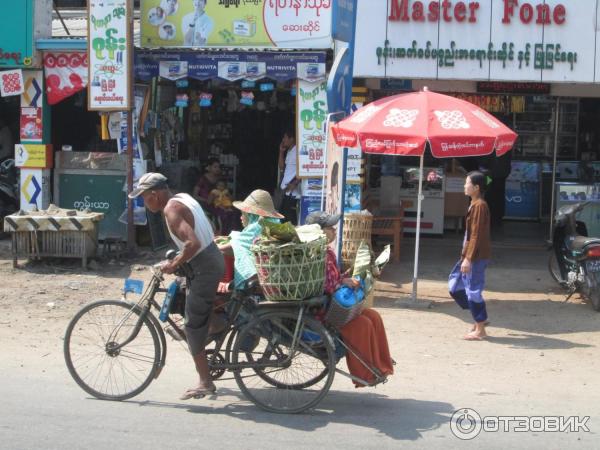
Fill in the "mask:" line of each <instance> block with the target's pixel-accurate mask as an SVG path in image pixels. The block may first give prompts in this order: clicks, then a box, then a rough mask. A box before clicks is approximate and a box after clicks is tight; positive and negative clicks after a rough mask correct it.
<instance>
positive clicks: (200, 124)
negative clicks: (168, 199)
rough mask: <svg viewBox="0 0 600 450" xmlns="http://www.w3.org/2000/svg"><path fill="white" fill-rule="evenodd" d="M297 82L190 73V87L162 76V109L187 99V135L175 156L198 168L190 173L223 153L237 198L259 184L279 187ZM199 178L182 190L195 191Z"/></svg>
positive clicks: (183, 119) (197, 173) (227, 177)
mask: <svg viewBox="0 0 600 450" xmlns="http://www.w3.org/2000/svg"><path fill="white" fill-rule="evenodd" d="M294 87H295V81H290V82H285V83H281V82H280V83H277V82H272V81H269V80H261V81H260V82H256V84H255V85H254V86H252V85H248V84H246V82H242V81H239V82H228V81H224V80H219V79H217V80H206V81H200V80H194V79H190V80H189V81H188V85H187V86H186V87H177V85H176V84H175V83H174V82H171V81H167V80H161V81H160V82H159V84H158V93H157V96H156V100H157V101H158V103H159V104H158V105H157V110H158V111H161V110H162V111H164V110H165V109H169V108H173V105H175V104H176V103H179V102H180V101H181V100H182V99H187V106H186V107H184V108H181V113H180V114H179V118H180V123H181V126H182V127H183V133H182V134H183V135H182V139H183V141H182V142H181V143H180V145H179V149H178V153H177V155H174V154H173V155H170V157H171V158H172V159H173V161H171V162H176V161H179V162H183V161H188V162H189V163H191V168H192V169H193V170H192V171H191V172H190V171H189V170H188V171H187V173H188V176H191V177H193V176H196V177H200V175H201V173H202V172H201V171H202V170H203V168H204V166H205V164H206V162H207V161H208V160H209V159H211V158H216V159H218V160H219V161H220V162H221V166H222V171H223V178H224V180H225V181H226V182H227V184H228V187H229V189H230V191H231V192H232V193H233V194H234V196H235V197H236V198H237V199H242V198H244V197H245V196H246V195H247V194H249V193H250V192H251V191H253V190H254V189H264V190H266V191H269V192H273V190H274V189H275V187H276V184H277V161H278V149H279V144H280V142H281V138H282V135H283V132H284V130H285V129H286V128H289V127H292V126H293V125H294V123H295V122H294V121H295V109H296V98H295V95H294ZM168 157H169V156H167V158H168ZM190 173H191V174H192V175H190ZM190 181H191V182H190ZM193 184H194V183H193V180H188V181H187V182H185V183H184V186H182V188H183V189H182V190H185V191H189V190H190V189H191V188H192V187H193Z"/></svg>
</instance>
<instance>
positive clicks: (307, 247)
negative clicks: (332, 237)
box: [251, 237, 327, 301]
mask: <svg viewBox="0 0 600 450" xmlns="http://www.w3.org/2000/svg"><path fill="white" fill-rule="evenodd" d="M251 251H252V253H253V254H254V261H255V264H256V269H257V272H258V281H259V282H260V285H261V287H262V290H263V293H264V295H265V299H267V300H271V301H285V300H303V299H305V298H309V297H315V296H318V295H321V294H322V293H323V287H324V284H325V258H326V254H327V240H326V238H324V237H323V238H321V239H318V240H316V241H313V242H308V243H301V244H295V243H289V244H283V245H281V243H275V242H272V241H268V242H264V241H263V242H261V243H259V244H256V245H253V246H252V247H251Z"/></svg>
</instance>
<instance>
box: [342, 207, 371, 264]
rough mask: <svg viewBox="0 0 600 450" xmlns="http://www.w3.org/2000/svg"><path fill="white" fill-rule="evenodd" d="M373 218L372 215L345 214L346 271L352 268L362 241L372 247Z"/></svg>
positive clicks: (343, 261)
mask: <svg viewBox="0 0 600 450" xmlns="http://www.w3.org/2000/svg"><path fill="white" fill-rule="evenodd" d="M372 228H373V216H372V215H370V214H345V215H344V231H343V238H342V264H343V266H344V270H346V269H348V268H349V267H352V265H353V264H354V257H355V256H356V251H357V250H358V247H359V246H360V243H361V242H362V241H365V242H367V243H368V244H369V245H371V230H372Z"/></svg>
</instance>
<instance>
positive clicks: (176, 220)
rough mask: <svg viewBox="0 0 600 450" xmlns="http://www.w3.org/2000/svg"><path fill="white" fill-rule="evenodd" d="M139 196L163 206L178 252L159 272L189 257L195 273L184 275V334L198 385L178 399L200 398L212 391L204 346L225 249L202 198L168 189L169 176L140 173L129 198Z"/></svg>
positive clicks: (155, 206) (154, 209)
mask: <svg viewBox="0 0 600 450" xmlns="http://www.w3.org/2000/svg"><path fill="white" fill-rule="evenodd" d="M139 196H141V197H142V198H143V199H144V204H145V205H146V208H148V210H150V211H152V212H153V213H157V212H162V213H163V214H164V216H165V221H166V223H167V228H168V230H169V234H170V235H171V238H172V239H173V242H175V244H176V245H177V247H178V248H179V254H178V255H177V256H176V257H175V258H173V259H172V260H169V261H166V262H164V263H163V264H162V265H161V270H162V272H163V273H167V274H171V273H174V272H175V271H176V270H177V269H178V268H179V267H180V266H182V265H183V264H185V263H187V264H189V265H190V266H191V269H192V271H193V277H190V278H188V279H187V296H186V304H185V334H186V338H187V342H188V346H189V349H190V353H191V354H192V358H193V360H194V364H195V366H196V371H197V372H198V376H199V378H200V380H199V382H198V385H197V386H196V387H194V388H190V389H188V390H186V391H185V392H184V393H183V395H182V396H181V400H188V399H190V398H202V397H205V396H207V395H212V394H214V393H215V392H216V387H215V385H214V383H213V381H212V379H211V377H210V372H209V368H208V361H207V359H206V353H205V351H204V347H205V342H206V337H207V335H208V327H209V320H210V315H211V312H212V306H213V302H214V299H215V292H216V291H217V286H218V284H219V280H220V279H221V278H222V277H223V272H224V270H225V263H224V260H223V255H222V254H221V252H220V251H219V249H218V247H217V246H216V245H215V243H214V234H213V230H212V226H211V224H210V222H209V221H208V219H207V218H206V215H205V214H204V211H203V210H202V207H201V206H200V204H199V203H198V202H197V201H196V200H194V199H193V198H192V197H191V196H190V195H188V194H183V193H181V194H176V195H173V193H172V192H171V191H170V190H169V186H168V184H167V178H166V177H164V176H163V175H161V174H159V173H152V172H151V173H147V174H145V175H143V176H142V177H141V178H140V180H139V182H138V185H137V188H135V189H134V190H133V191H132V192H131V193H130V194H129V198H136V197H139Z"/></svg>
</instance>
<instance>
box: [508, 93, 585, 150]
mask: <svg viewBox="0 0 600 450" xmlns="http://www.w3.org/2000/svg"><path fill="white" fill-rule="evenodd" d="M559 108H560V114H559V122H558V149H557V156H558V157H559V158H574V157H575V156H576V154H577V145H578V139H577V138H578V131H579V100H578V99H570V98H566V99H562V98H561V99H560V106H559ZM555 109H556V99H554V98H551V97H537V96H532V97H526V101H525V112H523V113H519V114H515V116H514V117H515V119H514V129H515V131H516V132H517V133H518V134H519V139H518V140H517V143H516V145H515V151H516V153H517V155H519V156H523V157H531V156H546V157H551V156H552V155H553V153H554V123H555V120H556V118H555Z"/></svg>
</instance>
